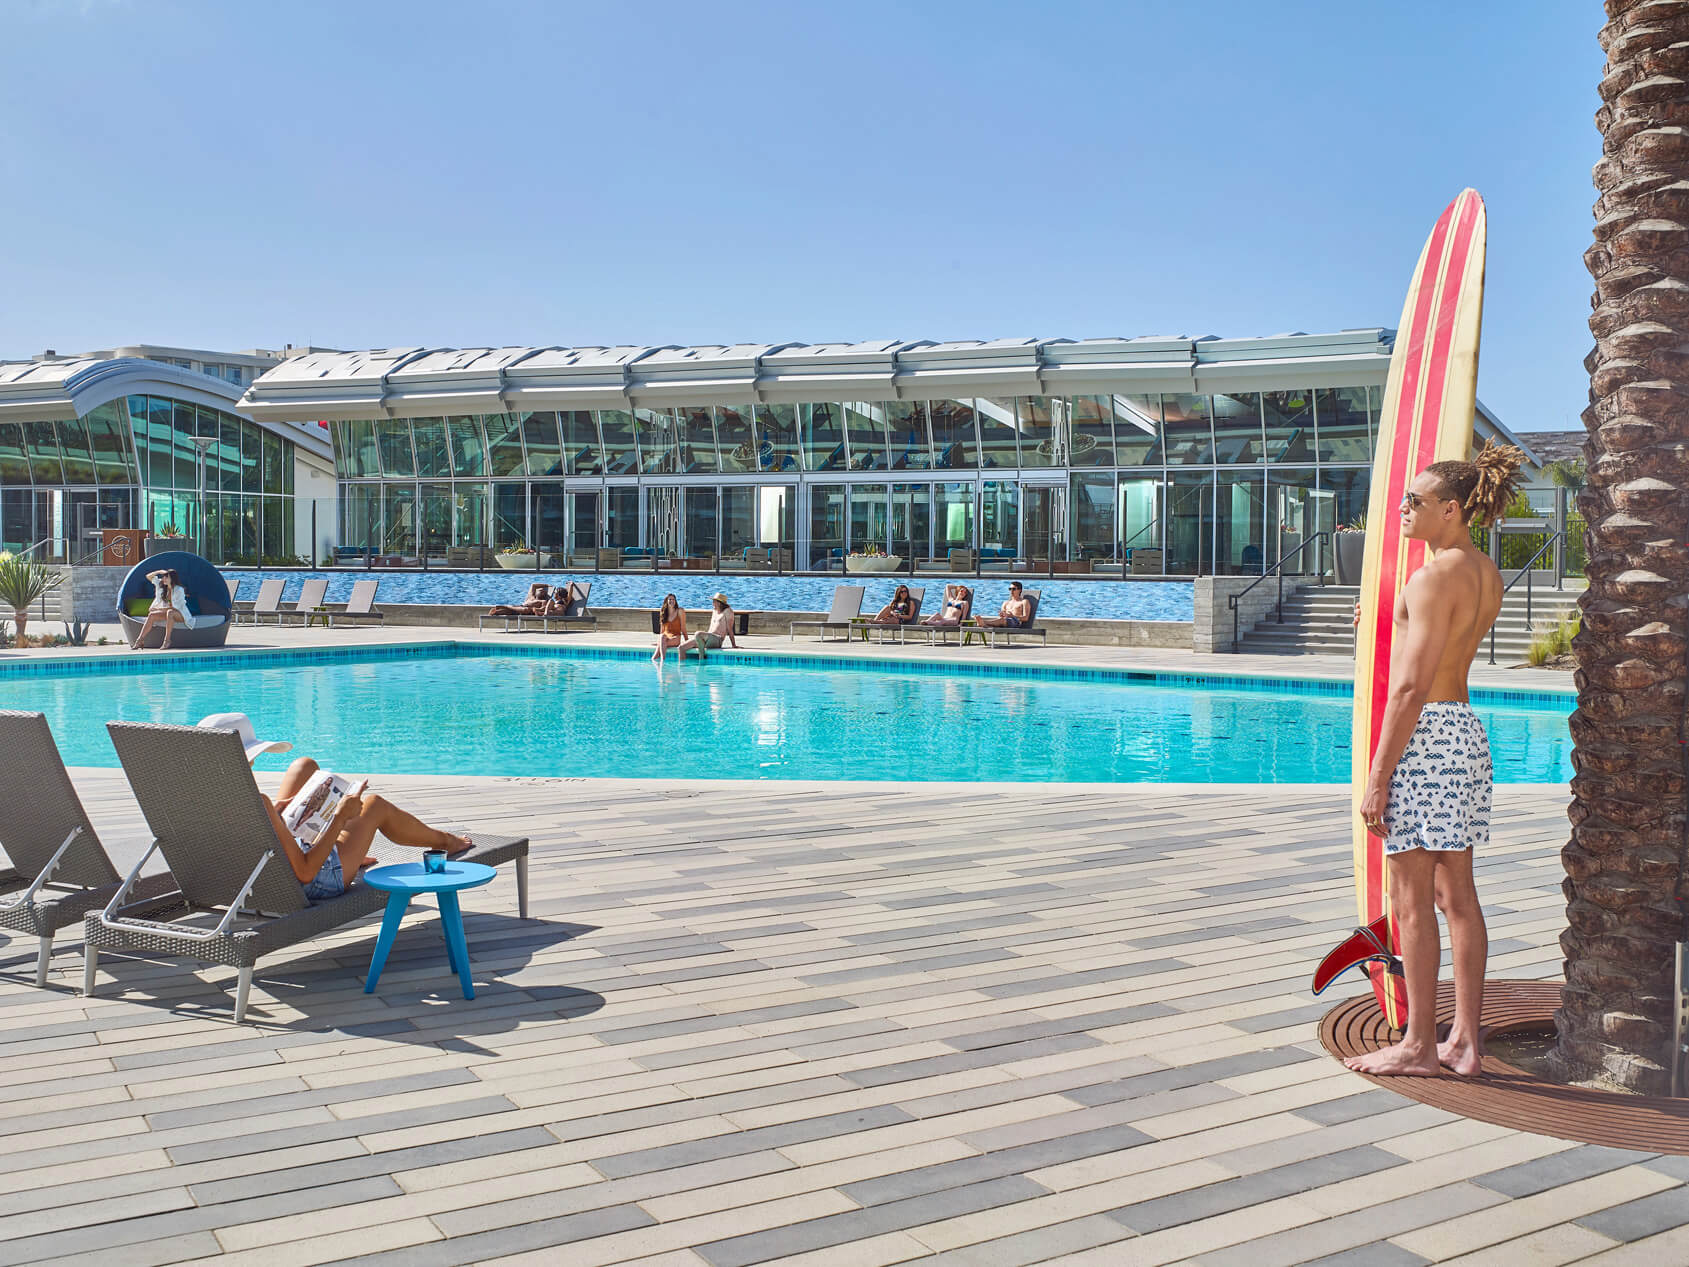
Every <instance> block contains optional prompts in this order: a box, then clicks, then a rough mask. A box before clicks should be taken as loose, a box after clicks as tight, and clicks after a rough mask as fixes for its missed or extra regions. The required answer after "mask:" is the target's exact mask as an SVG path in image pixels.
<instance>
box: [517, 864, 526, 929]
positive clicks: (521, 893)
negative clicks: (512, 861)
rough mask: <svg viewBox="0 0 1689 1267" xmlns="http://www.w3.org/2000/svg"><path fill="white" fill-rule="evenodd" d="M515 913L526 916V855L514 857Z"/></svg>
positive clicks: (518, 916)
mask: <svg viewBox="0 0 1689 1267" xmlns="http://www.w3.org/2000/svg"><path fill="white" fill-rule="evenodd" d="M516 915H517V918H518V919H527V918H528V855H527V854H523V855H522V856H521V857H519V858H517V859H516Z"/></svg>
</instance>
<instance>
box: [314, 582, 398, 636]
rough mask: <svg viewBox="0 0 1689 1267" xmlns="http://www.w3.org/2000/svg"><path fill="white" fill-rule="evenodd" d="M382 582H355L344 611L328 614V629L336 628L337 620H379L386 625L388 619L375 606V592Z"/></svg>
mask: <svg viewBox="0 0 1689 1267" xmlns="http://www.w3.org/2000/svg"><path fill="white" fill-rule="evenodd" d="M380 584H381V582H380V581H353V582H352V593H351V596H350V597H348V598H347V600H346V609H345V610H344V611H338V612H333V611H331V612H329V613H328V627H329V628H330V629H333V628H334V622H335V621H336V620H351V621H358V620H379V621H382V622H384V623H385V621H386V620H387V617H386V616H385V615H384V614H383V613H382V611H381V608H379V607H377V606H376V605H375V591H376V588H377V587H378V586H379V585H380Z"/></svg>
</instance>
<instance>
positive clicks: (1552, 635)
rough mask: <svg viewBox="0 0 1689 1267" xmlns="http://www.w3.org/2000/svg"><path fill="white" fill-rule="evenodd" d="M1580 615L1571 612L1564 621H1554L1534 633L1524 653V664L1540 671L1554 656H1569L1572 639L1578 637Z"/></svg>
mask: <svg viewBox="0 0 1689 1267" xmlns="http://www.w3.org/2000/svg"><path fill="white" fill-rule="evenodd" d="M1580 620H1581V615H1580V613H1578V612H1573V613H1572V614H1571V615H1569V616H1567V617H1566V618H1565V619H1564V620H1559V621H1556V622H1555V623H1554V624H1552V625H1550V626H1549V627H1548V628H1546V629H1541V630H1538V631H1537V632H1535V633H1534V634H1533V635H1532V637H1531V645H1530V646H1529V647H1528V648H1527V649H1526V651H1525V663H1527V664H1529V665H1530V666H1531V667H1532V668H1533V669H1540V668H1541V667H1542V666H1543V665H1545V664H1547V663H1548V662H1549V661H1550V660H1552V659H1554V658H1555V657H1556V656H1563V655H1570V654H1571V651H1572V639H1573V638H1576V637H1577V636H1578V627H1579V623H1580Z"/></svg>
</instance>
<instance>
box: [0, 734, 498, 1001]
mask: <svg viewBox="0 0 1689 1267" xmlns="http://www.w3.org/2000/svg"><path fill="white" fill-rule="evenodd" d="M106 729H107V731H109V732H110V734H111V739H112V743H113V745H114V746H115V747H116V748H117V755H118V759H119V760H120V761H121V762H122V764H123V772H124V774H125V775H126V776H127V777H128V779H129V785H130V787H131V788H132V789H133V790H134V793H135V799H136V800H137V801H138V802H139V803H140V806H141V813H142V815H143V817H144V818H145V819H146V822H147V827H148V828H149V829H150V831H151V833H152V837H153V842H152V847H151V848H150V849H148V850H147V852H146V855H145V856H144V857H143V858H142V859H141V861H140V862H138V863H137V864H136V865H135V867H134V868H133V869H132V870H131V871H130V872H129V874H128V876H127V877H123V878H121V879H120V878H119V876H118V872H117V869H116V868H115V867H114V866H113V865H112V862H111V858H110V856H109V855H108V854H107V853H106V850H105V848H104V846H103V845H101V843H100V839H99V836H98V835H97V834H96V833H95V831H94V828H93V826H92V824H90V823H89V821H88V816H87V814H86V812H85V811H84V810H83V807H82V801H81V799H80V798H79V797H78V796H77V794H76V789H75V787H74V786H73V785H72V784H71V781H70V775H69V774H68V773H67V772H66V770H65V766H64V761H63V759H62V758H61V757H60V755H59V750H58V746H57V745H56V744H55V743H54V742H53V736H52V732H51V731H50V730H49V729H48V726H47V719H46V718H45V717H44V716H43V715H42V714H40V713H25V712H0V751H4V752H5V753H6V754H7V760H6V761H5V762H4V763H3V764H0V846H3V847H4V849H5V851H6V854H7V856H8V857H9V858H10V859H11V862H12V868H13V869H12V870H11V871H9V872H5V871H0V890H7V889H10V890H11V892H9V893H6V894H5V895H4V896H0V928H3V929H7V930H10V931H13V932H21V933H25V934H33V935H34V936H35V937H36V938H37V939H38V941H39V948H38V951H37V956H36V966H35V984H36V985H38V986H45V985H46V984H47V969H48V961H49V959H50V958H51V955H52V949H53V939H54V937H55V936H56V935H57V934H58V933H59V932H60V931H62V930H63V929H65V928H69V927H72V926H73V925H75V924H77V923H78V922H80V923H81V924H82V926H83V981H82V989H83V993H84V994H87V995H92V994H93V993H94V989H95V985H96V984H97V971H98V967H99V961H100V954H101V952H103V951H110V952H114V953H119V952H120V953H124V954H130V955H166V956H171V957H174V958H182V959H188V960H191V961H194V962H198V963H202V964H221V965H223V966H226V967H230V968H234V969H236V970H237V973H238V984H237V987H236V993H235V1008H234V1019H235V1021H236V1023H239V1022H241V1021H243V1020H245V1018H246V1007H247V998H248V994H249V992H250V990H251V987H252V973H253V969H254V968H255V967H256V966H257V965H258V962H259V960H260V959H261V958H262V957H263V956H265V955H268V954H272V953H274V952H275V951H278V950H282V949H284V948H286V947H289V946H294V945H297V944H299V943H300V942H304V941H308V940H310V939H311V938H313V937H316V936H317V935H318V934H320V933H325V932H328V931H329V930H331V929H334V928H339V927H340V926H342V925H344V924H349V923H351V922H352V921H354V920H357V919H361V918H363V917H364V916H366V915H369V914H372V913H373V912H375V911H378V910H381V909H382V908H383V907H384V906H385V905H386V895H385V894H384V893H382V892H381V891H380V890H377V889H374V888H371V887H370V886H369V885H366V884H357V883H354V884H351V885H349V886H348V887H347V889H346V892H345V893H343V894H341V895H340V896H339V897H336V898H330V899H328V900H326V901H321V902H316V903H312V902H309V901H307V900H306V898H305V890H304V886H303V885H301V884H300V883H299V881H298V879H297V878H296V877H295V876H294V874H293V869H292V867H291V866H289V864H288V861H287V858H286V857H285V855H283V854H282V852H281V848H280V845H279V843H278V842H277V840H276V837H275V831H274V829H273V828H272V826H271V823H270V816H269V811H268V810H266V809H265V807H264V802H263V801H262V799H260V797H259V794H258V784H257V782H256V780H255V779H254V778H253V775H252V769H251V767H250V766H249V765H248V764H247V761H246V753H245V751H244V749H243V748H242V745H241V740H240V737H239V736H238V735H236V734H235V732H234V731H232V730H205V729H201V728H200V727H197V726H156V725H138V724H133V723H127V722H111V723H109V724H108V725H107V727H106ZM471 837H472V839H473V840H474V842H475V847H474V848H473V849H472V850H470V851H469V852H468V853H466V854H462V855H460V856H461V857H462V858H464V859H466V860H468V861H471V862H483V863H487V864H489V865H493V866H496V865H498V864H499V863H503V862H514V863H515V864H516V896H517V909H518V913H519V914H520V915H521V916H522V918H524V919H526V918H527V915H528V841H527V839H526V838H525V837H522V838H518V837H509V836H491V835H485V834H483V833H480V832H472V833H471ZM415 853H416V851H415V850H410V849H396V848H393V847H391V846H387V847H386V848H385V849H378V850H376V851H374V856H375V857H376V859H377V861H378V863H379V862H394V861H399V860H400V858H401V857H410V858H414V857H415ZM154 854H157V855H159V856H160V857H161V858H162V859H163V861H164V864H165V866H166V867H168V868H169V870H168V873H166V874H153V875H146V874H143V871H144V870H145V868H146V867H147V864H148V862H149V861H150V860H151V859H152V857H153V855H154Z"/></svg>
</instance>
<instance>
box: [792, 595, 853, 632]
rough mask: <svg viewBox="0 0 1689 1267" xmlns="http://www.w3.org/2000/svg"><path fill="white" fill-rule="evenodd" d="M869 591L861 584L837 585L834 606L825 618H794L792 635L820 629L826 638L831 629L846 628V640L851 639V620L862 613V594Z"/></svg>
mask: <svg viewBox="0 0 1689 1267" xmlns="http://www.w3.org/2000/svg"><path fill="white" fill-rule="evenodd" d="M867 592H868V591H867V590H865V589H864V588H863V587H862V586H860V585H837V586H834V587H833V608H832V610H831V611H829V612H828V613H827V618H826V619H825V620H794V621H793V622H792V633H791V636H792V637H793V638H796V637H797V636H798V630H800V629H819V630H820V631H821V634H820V636H821V637H822V638H823V639H825V638H826V636H827V631H828V630H829V629H842V630H844V635H845V641H846V642H848V641H850V626H851V622H852V621H853V620H855V619H856V618H857V617H858V616H860V615H861V614H862V596H863V595H864V594H866V593H867Z"/></svg>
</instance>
